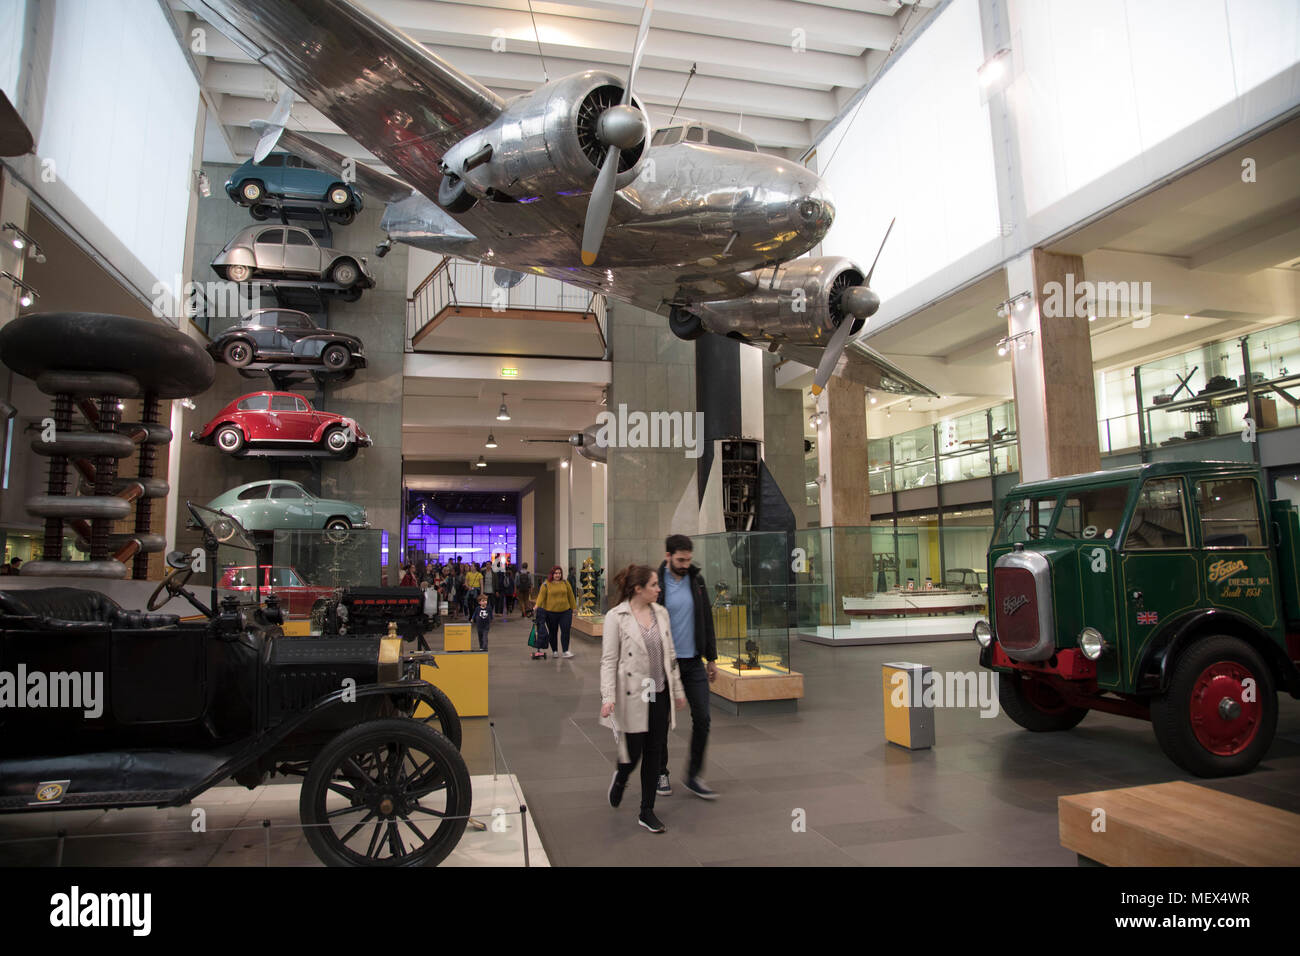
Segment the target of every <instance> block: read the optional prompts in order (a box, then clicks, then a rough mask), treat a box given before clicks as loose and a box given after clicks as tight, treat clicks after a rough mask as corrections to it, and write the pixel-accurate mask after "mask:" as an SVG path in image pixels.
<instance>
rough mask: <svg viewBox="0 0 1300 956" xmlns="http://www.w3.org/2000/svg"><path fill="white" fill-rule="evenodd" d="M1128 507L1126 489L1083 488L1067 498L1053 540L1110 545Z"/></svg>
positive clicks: (1125, 486)
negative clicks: (1095, 541)
mask: <svg viewBox="0 0 1300 956" xmlns="http://www.w3.org/2000/svg"><path fill="white" fill-rule="evenodd" d="M1127 503H1128V485H1108V486H1106V487H1104V488H1084V489H1083V490H1081V491H1079V492H1077V493H1075V494H1072V495H1067V496H1066V498H1065V505H1064V506H1063V507H1062V508H1061V516H1060V517H1059V518H1057V519H1056V529H1055V531H1054V532H1053V535H1052V536H1053V537H1060V538H1102V539H1104V540H1107V541H1109V540H1110V539H1111V538H1113V537H1114V536H1115V535H1116V534H1118V533H1119V525H1120V522H1121V521H1123V520H1124V505H1125V504H1127Z"/></svg>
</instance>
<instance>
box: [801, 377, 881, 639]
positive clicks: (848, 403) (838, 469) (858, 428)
mask: <svg viewBox="0 0 1300 956" xmlns="http://www.w3.org/2000/svg"><path fill="white" fill-rule="evenodd" d="M817 407H818V410H819V411H821V412H822V414H823V415H824V417H825V421H823V422H822V424H821V426H820V427H819V428H818V429H817V462H818V471H819V473H820V474H821V475H822V476H823V478H824V480H823V481H822V483H821V494H820V496H819V498H820V511H821V526H822V528H824V529H826V530H824V531H823V532H822V533H821V548H822V550H823V551H824V552H829V553H823V555H822V556H821V561H822V564H823V567H822V568H816V567H814V568H813V569H812V570H813V573H814V580H821V581H825V580H826V577H825V575H826V574H827V568H826V567H825V564H826V562H827V561H830V562H831V564H832V565H833V568H832V569H831V570H833V575H832V591H831V594H830V603H829V604H823V605H822V621H821V623H823V624H832V623H834V624H847V623H848V617H847V616H846V615H845V614H844V603H843V598H844V597H845V596H846V595H847V596H850V597H865V596H866V595H867V594H868V593H870V591H871V590H872V574H871V538H870V532H868V531H866V530H861V531H859V530H856V529H859V528H861V529H865V528H866V527H867V526H868V525H870V524H871V503H870V502H871V499H870V496H869V494H868V492H867V395H866V391H865V390H864V389H863V387H862V386H861V385H855V384H853V383H852V382H849V381H846V380H845V379H842V378H840V377H838V376H835V377H832V378H831V380H830V382H829V383H828V384H827V386H826V390H825V391H824V392H822V394H821V395H820V396H819V397H818V400H817Z"/></svg>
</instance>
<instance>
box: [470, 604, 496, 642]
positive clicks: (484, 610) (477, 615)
mask: <svg viewBox="0 0 1300 956" xmlns="http://www.w3.org/2000/svg"><path fill="white" fill-rule="evenodd" d="M470 620H472V621H473V622H474V629H475V630H476V631H477V632H478V649H479V650H480V651H486V650H487V649H488V629H489V628H491V627H492V608H490V607H488V599H487V595H486V594H481V595H479V599H478V608H477V609H476V610H475V611H474V614H473V616H472V617H471V618H470Z"/></svg>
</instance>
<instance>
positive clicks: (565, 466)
mask: <svg viewBox="0 0 1300 956" xmlns="http://www.w3.org/2000/svg"><path fill="white" fill-rule="evenodd" d="M560 467H561V468H568V467H569V459H567V458H565V459H564V460H563V461H561V462H560Z"/></svg>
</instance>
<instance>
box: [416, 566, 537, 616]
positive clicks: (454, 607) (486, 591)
mask: <svg viewBox="0 0 1300 956" xmlns="http://www.w3.org/2000/svg"><path fill="white" fill-rule="evenodd" d="M399 586H400V587H405V588H420V589H422V590H423V591H424V593H425V605H426V611H425V613H426V614H428V616H429V617H430V618H431V619H435V620H440V612H441V605H442V604H446V606H447V613H448V615H449V617H450V619H451V620H453V621H455V620H460V619H464V620H466V621H470V620H473V619H476V618H477V617H478V613H477V612H478V607H479V603H480V602H479V598H480V597H486V598H487V607H488V609H489V610H490V611H491V612H492V616H493V617H500V619H501V620H503V621H505V620H509V616H510V615H511V614H514V613H515V608H516V607H519V608H520V612H521V613H522V615H523V616H524V617H529V616H531V614H532V607H533V602H534V591H535V588H536V582H535V581H534V576H533V575H532V574H531V573H530V572H529V570H528V565H527V563H524V564H521V565H519V566H515V565H514V564H503V563H500V562H497V563H495V564H494V563H493V562H491V561H484V562H483V563H482V564H475V563H473V562H470V561H461V560H460V559H459V558H456V559H455V560H453V561H449V562H447V563H446V564H440V563H438V562H432V563H429V562H425V561H424V560H423V559H421V560H417V561H408V562H407V563H405V564H403V565H402V578H401V582H400V585H399ZM431 607H432V608H436V609H437V611H436V612H435V613H432V614H430V613H429V608H431Z"/></svg>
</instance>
